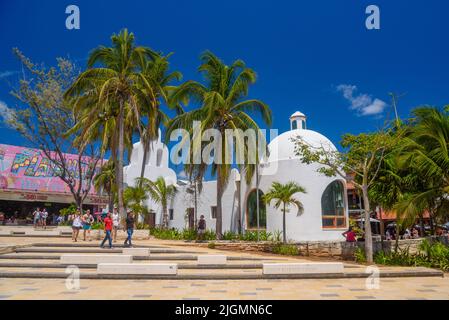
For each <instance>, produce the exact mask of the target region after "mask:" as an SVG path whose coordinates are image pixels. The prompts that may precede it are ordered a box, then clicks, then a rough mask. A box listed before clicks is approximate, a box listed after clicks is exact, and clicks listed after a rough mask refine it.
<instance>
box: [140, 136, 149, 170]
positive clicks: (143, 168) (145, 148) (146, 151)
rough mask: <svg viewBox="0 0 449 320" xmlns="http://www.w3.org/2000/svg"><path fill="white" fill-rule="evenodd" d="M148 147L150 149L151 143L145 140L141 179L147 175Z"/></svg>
mask: <svg viewBox="0 0 449 320" xmlns="http://www.w3.org/2000/svg"><path fill="white" fill-rule="evenodd" d="M144 140H145V139H144ZM144 140H143V141H144ZM148 149H149V143H147V142H145V141H144V142H143V157H142V167H141V168H140V178H141V179H143V177H144V176H145V168H146V162H147V158H148Z"/></svg>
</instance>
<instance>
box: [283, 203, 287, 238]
mask: <svg viewBox="0 0 449 320" xmlns="http://www.w3.org/2000/svg"><path fill="white" fill-rule="evenodd" d="M285 210H286V207H285V203H284V211H283V213H282V233H283V239H282V240H283V242H284V243H287V230H285V228H286V223H285Z"/></svg>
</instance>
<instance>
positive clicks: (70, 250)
mask: <svg viewBox="0 0 449 320" xmlns="http://www.w3.org/2000/svg"><path fill="white" fill-rule="evenodd" d="M150 250H151V254H153V253H165V254H179V253H181V254H187V253H197V252H195V251H181V250H173V249H160V248H152V249H150ZM122 251H123V248H114V249H108V247H107V246H106V248H105V249H101V248H100V247H99V245H97V246H96V249H94V248H79V247H74V248H51V247H46V248H39V247H35V246H34V247H28V248H18V249H16V252H17V253H122Z"/></svg>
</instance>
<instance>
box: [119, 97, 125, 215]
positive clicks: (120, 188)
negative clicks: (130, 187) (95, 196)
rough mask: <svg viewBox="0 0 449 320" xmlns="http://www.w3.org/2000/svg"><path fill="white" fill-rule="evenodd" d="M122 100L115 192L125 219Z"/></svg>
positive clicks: (121, 213) (123, 118)
mask: <svg viewBox="0 0 449 320" xmlns="http://www.w3.org/2000/svg"><path fill="white" fill-rule="evenodd" d="M123 103H124V102H123V99H121V100H120V111H119V121H118V127H119V129H118V131H119V133H118V135H119V136H118V159H117V166H118V168H117V192H118V209H119V214H120V216H122V217H125V206H124V201H123V162H124V161H123V158H124V153H125V142H124V135H125V128H124V127H125V117H124V105H123Z"/></svg>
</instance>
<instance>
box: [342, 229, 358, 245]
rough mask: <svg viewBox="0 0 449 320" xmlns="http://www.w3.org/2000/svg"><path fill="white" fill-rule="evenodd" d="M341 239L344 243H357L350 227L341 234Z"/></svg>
mask: <svg viewBox="0 0 449 320" xmlns="http://www.w3.org/2000/svg"><path fill="white" fill-rule="evenodd" d="M343 237H345V238H346V242H357V237H356V233H355V232H354V231H353V230H352V227H349V230H348V231H346V232H343Z"/></svg>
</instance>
